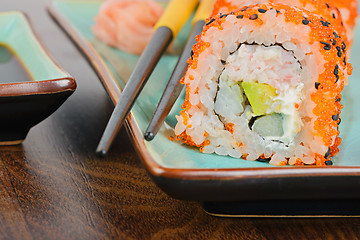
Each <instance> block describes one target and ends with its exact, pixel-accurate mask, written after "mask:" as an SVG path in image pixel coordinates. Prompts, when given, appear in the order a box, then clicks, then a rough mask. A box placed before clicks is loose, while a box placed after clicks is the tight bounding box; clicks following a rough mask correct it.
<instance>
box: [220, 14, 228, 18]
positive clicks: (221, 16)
mask: <svg viewBox="0 0 360 240" xmlns="http://www.w3.org/2000/svg"><path fill="white" fill-rule="evenodd" d="M227 15H229V14H221V15H220V18H223V17H226V16H227Z"/></svg>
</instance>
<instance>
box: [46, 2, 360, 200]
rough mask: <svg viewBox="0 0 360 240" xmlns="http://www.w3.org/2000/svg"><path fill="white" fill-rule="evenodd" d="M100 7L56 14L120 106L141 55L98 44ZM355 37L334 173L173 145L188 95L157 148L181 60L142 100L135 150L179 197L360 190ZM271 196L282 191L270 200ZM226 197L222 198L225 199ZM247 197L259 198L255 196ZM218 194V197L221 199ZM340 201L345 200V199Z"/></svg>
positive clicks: (133, 131)
mask: <svg viewBox="0 0 360 240" xmlns="http://www.w3.org/2000/svg"><path fill="white" fill-rule="evenodd" d="M100 4H101V2H98V1H81V0H77V1H66V0H62V1H61V0H58V1H54V2H53V4H52V5H51V6H50V8H49V12H50V14H51V16H52V17H53V18H54V19H55V21H57V22H58V23H59V25H60V26H61V27H62V28H63V29H64V30H65V32H67V34H68V35H69V36H70V37H71V38H72V39H73V40H74V41H75V43H76V44H77V45H78V46H79V47H80V49H81V50H82V51H83V52H84V53H85V55H86V56H87V57H88V58H89V59H91V61H90V62H92V65H93V67H94V69H95V71H97V73H99V76H100V80H101V81H102V82H103V83H104V86H105V88H106V90H107V92H108V93H109V95H110V97H111V98H112V100H113V102H114V103H116V102H117V100H118V97H119V94H120V90H119V89H120V88H121V87H123V86H124V83H125V82H126V80H127V78H128V76H129V74H130V73H131V70H132V69H133V68H134V66H135V63H136V61H137V59H138V56H135V55H131V54H128V53H125V52H122V51H120V50H117V49H114V48H111V47H108V46H106V45H104V44H103V43H101V42H99V41H98V40H97V39H96V38H95V37H94V35H93V33H92V31H91V27H92V25H93V24H94V20H93V19H94V16H95V15H96V14H97V12H98V10H99V6H100ZM188 32H189V26H187V27H185V28H184V29H183V30H182V32H181V33H180V36H179V37H178V39H177V40H175V44H174V45H181V43H182V42H184V39H186V36H187V34H188ZM355 33H356V37H355V40H354V43H355V44H354V46H353V54H352V61H351V62H352V64H353V66H354V72H353V75H352V77H351V79H350V81H349V82H350V86H351V87H350V86H346V87H345V90H344V92H343V96H344V97H343V104H344V105H345V108H344V110H343V113H342V115H341V118H342V124H341V137H342V138H343V144H342V145H341V150H340V153H339V154H338V156H337V157H336V158H334V159H333V160H334V166H332V167H323V168H318V167H312V166H308V167H291V166H287V167H274V166H271V165H269V164H268V163H263V162H258V161H246V160H242V159H235V158H232V157H226V156H218V155H215V154H210V155H209V154H202V153H200V152H199V151H198V149H196V148H192V147H188V146H185V145H182V144H180V143H179V142H176V141H170V140H169V139H168V137H169V136H170V135H171V134H173V128H172V127H173V126H174V124H175V114H177V113H178V112H179V111H180V105H181V103H182V101H183V98H184V97H183V96H182V97H180V99H179V100H178V102H177V103H176V105H175V106H174V108H173V110H172V112H171V113H170V115H169V116H168V118H167V124H164V125H163V126H162V128H161V131H160V132H159V134H158V135H157V136H156V137H155V139H154V140H153V141H151V142H146V141H144V140H143V133H144V131H145V130H146V127H147V125H148V123H149V120H150V118H151V116H152V114H153V112H154V110H155V108H156V105H157V103H158V100H159V98H160V96H161V94H162V91H163V89H164V87H165V85H166V81H167V80H168V79H169V76H170V74H171V71H172V69H173V67H174V65H175V63H176V61H177V56H176V55H169V54H166V55H165V56H163V57H162V59H161V60H160V62H159V64H158V66H157V67H156V69H155V70H154V73H153V74H152V76H151V77H150V79H149V81H148V83H147V85H146V86H145V88H144V90H143V91H142V93H141V94H140V96H139V98H138V99H137V101H136V103H135V105H134V107H133V109H132V111H131V116H130V117H129V118H128V119H127V127H128V129H129V130H130V131H129V132H130V135H131V137H132V138H133V140H134V143H135V147H136V149H137V151H138V152H139V154H140V156H141V159H142V161H143V163H144V165H145V167H146V169H147V170H148V171H149V173H150V175H151V176H152V177H153V180H154V181H155V182H156V183H157V184H158V185H159V186H160V187H161V188H162V189H164V190H165V191H166V192H167V193H169V194H170V195H172V196H174V197H177V198H181V199H189V200H199V201H215V200H216V201H237V200H243V199H258V198H259V197H260V196H261V197H265V198H270V199H280V198H282V199H284V198H289V197H290V198H299V197H300V198H301V197H304V194H307V195H306V196H305V198H313V197H331V196H334V194H335V193H336V191H333V192H329V191H328V190H329V188H325V187H323V188H322V190H321V191H316V189H319V186H322V184H324V183H326V182H327V181H333V180H334V179H335V178H336V179H338V177H339V176H340V177H341V179H342V182H341V184H340V183H339V181H338V182H337V183H336V184H335V185H336V186H337V187H338V188H339V189H340V188H342V187H343V185H344V182H343V181H345V180H346V181H349V177H350V178H351V179H352V178H354V177H355V178H356V179H357V182H358V183H357V184H358V185H356V186H357V187H360V181H359V180H360V177H359V175H360V167H359V166H360V157H359V155H360V148H359V147H358V146H360V138H359V137H360V136H359V133H360V112H358V111H357V110H356V109H357V108H359V107H358V106H357V104H356V96H357V92H358V91H359V90H360V79H359V78H360V72H359V68H357V67H356V66H358V64H359V63H360V56H359V55H357V54H355V53H356V52H360V46H359V45H358V44H356V43H357V42H359V41H360V29H358V28H357V29H356V31H355ZM102 127H104V126H102ZM94 151H95V149H94ZM311 179H313V181H314V184H315V185H313V186H311V187H310V188H308V187H307V185H306V181H310V182H311ZM287 182H288V183H294V184H295V186H291V187H290V186H286V184H287ZM246 184H251V186H252V187H260V188H261V189H267V190H266V191H264V192H262V193H261V192H254V191H253V190H251V189H250V188H249V186H247V185H246ZM299 184H300V185H299ZM354 184H355V183H354ZM305 185H306V186H305ZM296 186H301V187H302V191H299V192H298V193H297V192H294V191H293V190H291V189H292V187H296ZM314 186H316V187H315V188H314ZM336 186H335V187H336ZM352 187H354V185H352ZM269 189H273V190H274V191H275V192H272V193H271V194H270V193H269V194H266V193H268V191H269ZM343 190H344V191H341V192H346V191H349V188H348V187H345V188H344V189H343ZM241 191H243V194H241ZM220 192H222V195H219V194H220ZM245 192H247V193H249V194H250V193H251V194H252V195H249V194H248V195H247V194H245ZM310 193H311V194H310ZM346 193H348V192H346ZM216 194H218V195H217V196H215V195H216ZM337 194H340V193H339V192H337ZM345 195H347V196H350V195H351V197H354V196H355V195H356V196H357V197H360V193H353V194H350V195H349V194H343V195H342V196H345Z"/></svg>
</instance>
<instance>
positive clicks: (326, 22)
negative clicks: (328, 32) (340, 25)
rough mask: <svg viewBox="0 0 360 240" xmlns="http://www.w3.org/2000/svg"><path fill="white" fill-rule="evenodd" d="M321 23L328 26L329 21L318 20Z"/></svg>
mask: <svg viewBox="0 0 360 240" xmlns="http://www.w3.org/2000/svg"><path fill="white" fill-rule="evenodd" d="M320 22H321V24H322V25H323V26H324V27H328V26H329V25H330V23H329V22H328V21H325V22H324V21H323V20H320Z"/></svg>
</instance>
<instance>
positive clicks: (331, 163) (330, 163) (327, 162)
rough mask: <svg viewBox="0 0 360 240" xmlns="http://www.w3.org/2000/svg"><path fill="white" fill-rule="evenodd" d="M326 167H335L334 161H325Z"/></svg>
mask: <svg viewBox="0 0 360 240" xmlns="http://www.w3.org/2000/svg"><path fill="white" fill-rule="evenodd" d="M325 165H328V166H331V165H333V162H332V161H330V160H328V161H325Z"/></svg>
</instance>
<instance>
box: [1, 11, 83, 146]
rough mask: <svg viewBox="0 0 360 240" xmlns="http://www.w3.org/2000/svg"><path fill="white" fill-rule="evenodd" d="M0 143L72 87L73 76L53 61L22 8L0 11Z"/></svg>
mask: <svg viewBox="0 0 360 240" xmlns="http://www.w3.org/2000/svg"><path fill="white" fill-rule="evenodd" d="M0 74H1V77H0V145H15V144H20V143H21V142H23V141H24V139H25V137H26V135H27V134H28V132H29V130H30V129H31V128H32V127H33V126H35V125H36V124H38V123H39V122H41V121H42V120H44V119H45V118H47V117H48V116H50V115H51V114H52V113H53V112H55V111H56V110H57V109H58V108H59V107H60V106H61V105H62V104H63V103H64V102H65V100H66V99H67V98H68V97H69V96H70V95H71V94H72V93H73V92H74V91H75V89H76V82H75V79H74V78H73V77H72V76H70V75H69V74H68V73H67V72H66V71H64V70H63V69H62V68H61V67H60V66H59V65H58V64H57V63H55V62H54V60H53V59H52V57H51V56H50V54H49V52H48V50H47V49H46V47H45V46H44V45H43V43H42V42H41V40H40V38H39V37H38V36H37V34H36V33H35V31H34V29H33V27H32V25H31V23H30V21H29V19H28V17H27V16H26V15H25V14H24V13H22V12H17V11H14V12H2V13H0Z"/></svg>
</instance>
